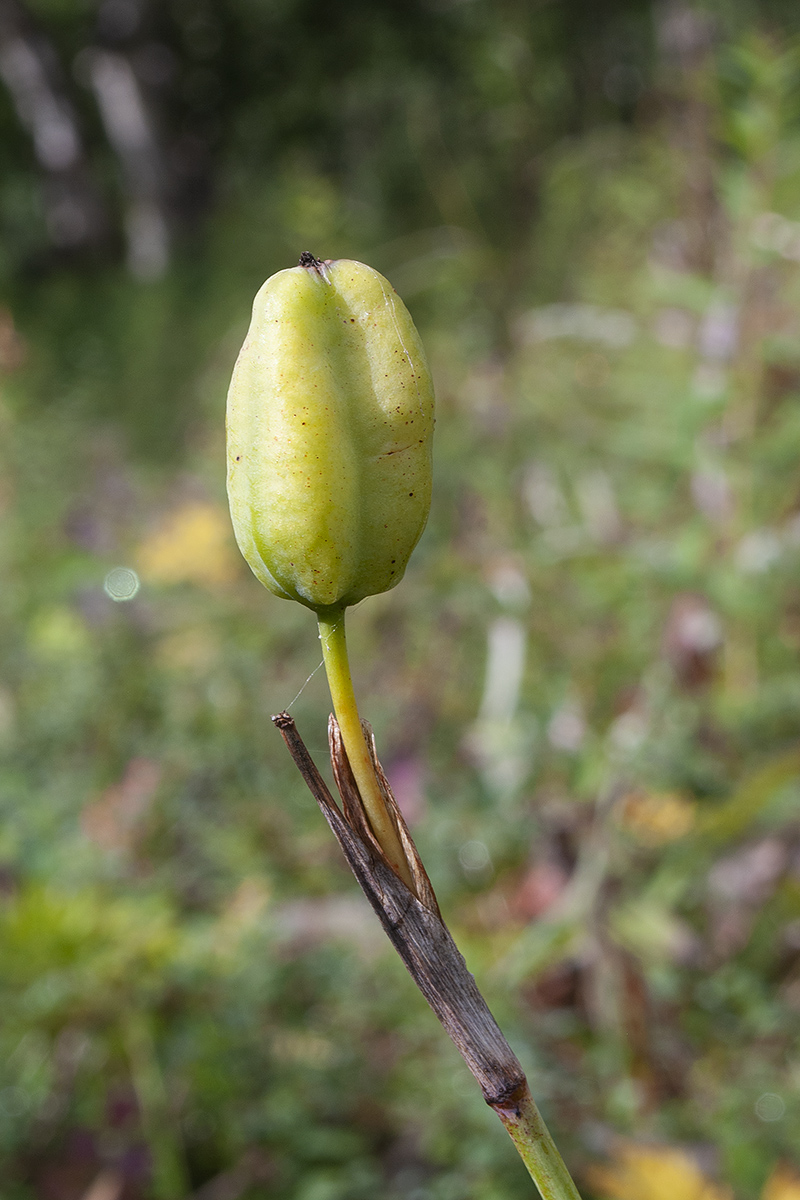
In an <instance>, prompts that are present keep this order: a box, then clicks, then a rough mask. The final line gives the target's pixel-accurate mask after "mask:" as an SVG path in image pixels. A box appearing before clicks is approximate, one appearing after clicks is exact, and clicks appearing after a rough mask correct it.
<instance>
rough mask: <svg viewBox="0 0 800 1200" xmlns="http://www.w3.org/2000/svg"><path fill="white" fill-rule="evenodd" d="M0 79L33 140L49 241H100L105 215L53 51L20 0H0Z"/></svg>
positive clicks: (64, 244)
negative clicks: (90, 173)
mask: <svg viewBox="0 0 800 1200" xmlns="http://www.w3.org/2000/svg"><path fill="white" fill-rule="evenodd" d="M0 78H2V80H3V83H4V84H5V86H6V87H7V89H8V91H9V94H10V96H11V100H12V103H13V105H14V109H15V111H16V114H17V116H18V118H19V121H20V124H21V125H22V126H23V128H24V129H25V130H26V132H27V133H28V134H29V135H30V138H31V141H32V143H33V152H34V155H35V158H36V162H37V164H38V166H39V169H40V173H41V182H42V200H43V205H44V214H45V221H46V224H47V231H48V234H49V237H50V240H51V242H52V244H53V245H54V246H55V247H56V248H58V249H59V250H65V251H80V250H86V249H87V248H91V247H97V246H99V245H101V244H102V243H103V242H104V241H105V240H106V238H107V235H108V220H107V216H106V212H105V208H104V205H103V203H102V201H101V199H100V196H99V195H98V193H97V190H96V188H95V187H94V185H93V183H92V180H91V177H90V175H89V170H88V166H87V161H86V153H85V147H84V142H83V137H82V133H81V129H80V125H79V121H78V116H77V113H76V112H75V109H74V107H73V105H72V103H71V102H70V100H69V97H68V95H67V91H66V86H65V81H64V77H63V73H62V71H61V69H60V64H59V62H58V58H57V55H56V53H55V50H54V48H53V46H52V45H51V43H50V42H49V40H48V39H47V38H46V37H45V36H44V35H43V34H42V32H41V30H39V29H38V28H37V26H36V24H35V22H34V20H33V18H32V17H31V14H30V13H29V12H28V10H27V9H26V8H25V6H24V4H23V3H22V0H0Z"/></svg>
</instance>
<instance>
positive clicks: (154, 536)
mask: <svg viewBox="0 0 800 1200" xmlns="http://www.w3.org/2000/svg"><path fill="white" fill-rule="evenodd" d="M136 559H137V564H138V566H139V571H140V573H141V576H142V578H143V579H145V580H147V581H148V583H198V584H206V585H209V584H210V585H211V586H215V585H219V584H224V583H230V581H231V580H232V579H234V578H235V576H236V573H237V570H238V565H239V564H238V559H237V557H236V555H235V553H234V542H233V534H232V532H231V523H230V520H229V519H228V514H227V513H226V512H225V510H224V509H222V508H219V507H218V506H217V505H216V504H209V503H206V502H202V501H194V502H193V503H191V504H185V505H184V506H183V507H182V508H178V509H176V510H174V511H173V512H171V513H167V514H166V515H165V516H164V517H163V518H162V521H161V523H160V524H159V525H158V526H157V527H156V528H155V529H154V530H153V532H152V533H150V534H149V535H148V536H147V537H146V538H144V540H143V541H142V542H141V543H140V544H139V548H138V550H137V552H136Z"/></svg>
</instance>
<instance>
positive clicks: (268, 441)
mask: <svg viewBox="0 0 800 1200" xmlns="http://www.w3.org/2000/svg"><path fill="white" fill-rule="evenodd" d="M433 407H434V405H433V386H432V383H431V378H430V372H429V370H428V365H427V362H426V361H425V353H424V351H423V348H422V343H421V342H420V338H419V335H418V333H417V331H416V329H415V327H414V323H413V321H412V320H411V317H410V315H409V313H408V310H407V309H406V307H405V305H404V304H403V302H402V300H400V298H399V296H398V295H397V293H396V292H395V291H394V289H393V288H392V286H391V284H390V283H389V282H388V281H387V280H386V279H384V277H383V276H382V275H379V274H378V272H377V271H374V270H373V269H372V268H371V267H368V266H365V265H364V264H363V263H359V262H354V261H351V260H349V259H339V260H338V261H335V262H329V263H321V262H319V261H318V260H317V259H315V258H314V257H313V255H311V254H304V255H303V256H302V258H301V260H300V265H299V266H297V267H293V268H291V269H289V270H285V271H279V272H278V273H277V274H276V275H273V276H272V277H271V278H270V279H268V280H267V282H266V283H265V284H264V286H263V287H262V288H261V290H260V291H259V293H258V295H257V296H256V299H255V302H254V304H253V319H252V322H251V325H250V329H249V331H248V334H247V337H246V339H245V342H244V345H243V346H242V350H241V353H240V354H239V358H238V361H237V363H236V367H235V368H234V372H233V379H232V380H231V386H230V391H229V393H228V421H227V428H228V496H229V499H230V506H231V514H232V517H233V525H234V530H235V533H236V540H237V541H238V543H239V547H240V549H241V551H242V553H243V555H244V557H245V558H246V559H247V561H248V563H249V564H250V567H251V568H252V570H253V572H254V573H255V574H256V575H257V577H258V578H259V579H260V580H261V582H262V583H264V584H265V585H266V586H267V587H268V588H270V589H271V590H272V591H273V592H275V593H276V594H277V595H279V596H284V597H286V598H287V599H293V600H299V601H300V603H302V604H305V605H307V606H308V607H309V608H313V609H315V610H317V611H319V610H321V609H322V610H324V609H329V608H334V607H335V608H339V607H344V606H346V605H349V604H355V603H357V601H359V600H361V599H363V598H364V597H365V596H370V595H374V594H376V593H378V592H384V591H386V590H387V589H388V588H391V587H394V585H395V584H396V583H397V582H398V581H399V580H400V579H401V577H402V575H403V572H404V571H405V568H406V564H407V563H408V559H409V557H410V555H411V551H412V550H413V549H414V546H415V545H416V543H417V541H418V539H419V536H420V534H421V533H422V530H423V528H424V526H425V522H426V520H427V516H428V509H429V506H430V493H431V441H432V435H433V421H434V417H433Z"/></svg>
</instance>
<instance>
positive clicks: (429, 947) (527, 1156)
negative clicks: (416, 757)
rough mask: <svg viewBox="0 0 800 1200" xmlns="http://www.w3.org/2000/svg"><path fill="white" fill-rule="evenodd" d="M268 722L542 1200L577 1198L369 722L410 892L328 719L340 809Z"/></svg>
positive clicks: (290, 724) (286, 728)
mask: <svg viewBox="0 0 800 1200" xmlns="http://www.w3.org/2000/svg"><path fill="white" fill-rule="evenodd" d="M272 719H273V721H274V723H275V724H276V725H277V727H278V729H279V730H280V732H281V735H282V737H283V740H284V741H285V742H286V745H287V746H288V748H289V753H290V754H291V756H292V758H293V759H294V762H295V764H296V766H297V767H298V769H299V771H300V773H301V774H302V776H303V778H304V779H305V781H306V783H307V785H308V788H309V790H310V792H311V794H312V795H313V797H314V799H315V800H316V801H317V804H318V805H319V807H320V809H321V811H322V815H323V816H324V817H325V820H326V821H327V822H328V825H329V826H330V828H331V831H332V833H333V835H334V837H335V838H336V840H337V841H338V843H339V845H340V846H341V848H342V852H343V854H344V856H345V858H346V859H347V861H348V863H349V865H350V869H351V870H352V872H353V874H354V875H355V877H356V879H357V880H358V883H359V886H360V887H361V890H362V891H363V893H364V895H365V896H366V897H367V900H368V901H369V903H370V904H371V905H372V907H373V909H374V910H375V912H376V913H377V916H378V918H379V920H380V922H381V924H382V925H383V928H384V930H385V932H386V935H387V937H388V938H389V940H390V941H391V943H392V945H393V946H394V948H395V950H396V951H397V953H398V954H399V955H400V957H401V959H402V960H403V962H404V963H405V965H406V967H407V969H408V971H409V974H410V975H411V977H412V979H413V980H414V982H415V983H416V985H417V987H418V988H419V989H420V991H421V992H422V994H423V996H424V997H425V999H426V1000H427V1001H428V1003H429V1004H430V1006H431V1008H432V1009H433V1011H434V1012H435V1013H436V1016H437V1017H438V1018H439V1020H440V1021H441V1023H442V1025H443V1026H444V1028H445V1030H446V1032H447V1033H448V1035H449V1036H450V1038H451V1039H452V1041H453V1042H454V1043H455V1045H456V1048H457V1049H458V1051H459V1053H460V1054H461V1056H462V1058H463V1059H464V1061H465V1062H466V1064H467V1066H468V1067H469V1069H470V1071H471V1072H472V1074H473V1075H474V1076H475V1079H476V1080H477V1082H478V1084H479V1086H480V1089H481V1091H482V1093H483V1097H484V1099H485V1101H486V1103H487V1104H488V1105H489V1106H490V1107H491V1108H493V1109H494V1110H495V1112H496V1113H497V1115H498V1116H499V1118H500V1120H501V1121H502V1122H503V1124H504V1125H505V1127H506V1129H507V1130H508V1133H509V1134H510V1136H511V1139H512V1141H513V1142H514V1145H515V1146H516V1147H517V1150H518V1151H519V1154H520V1156H521V1157H522V1159H523V1162H524V1163H525V1165H526V1167H527V1168H528V1171H529V1172H530V1174H531V1177H532V1178H533V1180H534V1182H535V1183H536V1186H537V1187H538V1189H539V1191H540V1193H541V1195H542V1197H543V1200H580V1196H579V1194H578V1191H577V1188H576V1187H575V1184H574V1183H573V1181H572V1179H571V1177H570V1175H569V1172H568V1171H567V1168H566V1167H565V1165H564V1162H563V1160H562V1158H561V1155H560V1154H559V1152H558V1150H557V1148H556V1145H555V1143H554V1142H553V1139H552V1138H551V1136H550V1134H549V1132H548V1130H547V1127H546V1126H545V1124H544V1121H543V1120H542V1118H541V1116H540V1114H539V1110H538V1109H537V1107H536V1104H535V1102H534V1100H533V1097H532V1095H531V1092H530V1088H529V1087H528V1081H527V1079H526V1078H525V1072H524V1071H523V1070H522V1067H521V1065H520V1062H519V1060H518V1058H517V1056H516V1055H515V1054H514V1052H513V1050H512V1049H511V1047H510V1046H509V1044H508V1042H507V1041H506V1039H505V1038H504V1037H503V1034H502V1033H501V1031H500V1029H499V1027H498V1025H497V1022H496V1021H495V1019H494V1017H493V1016H492V1014H491V1012H490V1011H489V1008H488V1006H487V1004H486V1001H485V1000H484V998H483V996H482V995H481V993H480V992H479V991H478V988H477V985H476V983H475V980H474V978H473V977H472V975H471V974H470V972H469V971H468V969H467V964H466V963H465V961H464V958H463V956H462V955H461V953H460V951H459V949H458V947H457V946H456V944H455V942H454V941H453V938H452V935H451V934H450V931H449V929H448V928H447V926H446V925H445V923H444V921H443V920H442V916H441V913H440V911H439V905H438V903H437V901H436V896H435V894H434V891H433V888H432V886H431V882H430V880H429V879H428V876H427V873H426V871H425V868H424V866H423V864H422V860H421V859H420V857H419V854H418V853H417V848H416V846H415V845H414V842H413V839H412V837H411V834H410V833H409V831H408V827H407V825H406V823H405V820H404V819H403V815H402V813H401V812H400V809H399V807H398V805H397V802H396V801H395V798H394V796H393V795H392V790H391V788H390V787H389V783H388V781H387V779H386V776H385V775H384V773H383V770H382V768H381V765H380V763H379V762H378V758H377V754H376V753H375V743H374V739H373V737H372V730H371V729H370V727H369V725H368V724H367V722H366V721H365V722H363V727H364V732H365V735H366V739H367V745H368V747H369V750H370V754H371V757H372V762H373V766H374V768H375V772H376V775H377V777H378V781H379V783H380V789H381V792H382V793H383V798H384V801H385V803H386V807H387V810H388V812H389V814H390V817H391V820H392V822H393V824H394V826H395V828H396V831H397V834H398V836H399V838H400V841H401V844H402V846H403V849H404V851H405V853H406V858H407V861H408V864H409V867H410V870H411V875H412V879H413V883H414V890H413V891H412V890H411V889H410V888H409V887H408V886H407V885H406V883H404V882H403V880H402V879H401V878H400V877H399V876H398V875H397V874H396V873H395V871H394V870H393V869H392V867H391V866H390V865H389V862H388V860H387V858H386V856H385V855H384V853H383V850H382V849H381V847H380V845H379V843H378V842H377V840H376V838H375V836H374V834H373V833H372V830H371V829H370V826H369V821H368V820H367V817H366V814H365V812H364V808H363V806H362V803H361V797H360V795H359V792H358V788H357V787H356V783H355V780H354V778H353V773H352V771H351V769H350V764H349V762H348V759H347V754H346V753H345V749H344V745H343V743H342V738H341V734H340V731H339V726H338V724H337V722H336V720H335V718H334V717H331V718H330V723H329V730H328V732H329V743H330V750H331V762H332V764H333V773H334V778H335V779H336V786H337V788H338V789H339V793H340V795H341V798H342V805H343V810H344V812H342V811H341V810H340V809H339V807H338V805H337V804H336V802H335V800H334V799H333V797H332V796H331V793H330V791H329V790H328V788H327V785H326V784H325V781H324V780H323V778H322V776H321V775H320V773H319V771H318V770H317V767H316V765H315V763H314V761H313V759H312V758H311V755H310V754H309V752H308V750H307V749H306V746H305V744H304V743H303V740H302V738H301V737H300V734H299V733H298V732H297V727H296V726H295V723H294V721H293V719H292V718H291V717H290V716H289V714H288V713H286V712H283V713H279V715H278V716H276V717H273V718H272Z"/></svg>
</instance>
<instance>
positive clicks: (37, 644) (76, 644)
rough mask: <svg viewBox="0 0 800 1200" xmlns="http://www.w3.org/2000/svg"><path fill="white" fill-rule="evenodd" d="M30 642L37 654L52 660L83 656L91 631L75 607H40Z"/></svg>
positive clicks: (31, 625) (89, 642)
mask: <svg viewBox="0 0 800 1200" xmlns="http://www.w3.org/2000/svg"><path fill="white" fill-rule="evenodd" d="M28 641H29V644H30V646H31V648H32V649H33V650H34V651H35V652H36V654H37V655H38V656H39V657H40V658H42V659H45V660H47V661H49V662H57V661H59V660H63V659H70V658H81V657H82V656H83V655H84V654H85V652H86V651H87V650H88V649H89V646H90V644H91V637H90V634H89V630H88V629H87V628H86V626H85V625H84V623H83V621H82V620H81V618H80V617H79V616H78V614H77V613H76V612H74V610H73V609H71V608H67V607H65V606H64V605H61V604H54V605H51V606H49V607H47V608H41V609H39V611H38V612H37V613H36V615H35V616H34V617H33V619H32V621H31V623H30V626H29V631H28Z"/></svg>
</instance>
